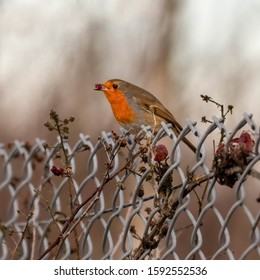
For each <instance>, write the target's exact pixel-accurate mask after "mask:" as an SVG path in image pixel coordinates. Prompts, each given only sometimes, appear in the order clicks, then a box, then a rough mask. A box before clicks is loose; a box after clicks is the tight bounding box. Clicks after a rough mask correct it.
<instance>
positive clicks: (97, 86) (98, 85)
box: [94, 84, 107, 90]
mask: <svg viewBox="0 0 260 280" xmlns="http://www.w3.org/2000/svg"><path fill="white" fill-rule="evenodd" d="M106 89H107V87H106V86H105V85H103V84H95V88H94V90H106Z"/></svg>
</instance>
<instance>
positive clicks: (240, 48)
mask: <svg viewBox="0 0 260 280" xmlns="http://www.w3.org/2000/svg"><path fill="white" fill-rule="evenodd" d="M259 12H260V2H259V1H257V0H249V1H243V0H228V1H212V0H208V1H205V0H199V1H192V0H190V1H181V0H179V1H178V0H172V1H171V0H169V1H167V0H162V1H159V0H157V1H148V0H142V1H140V0H132V1H125V0H109V1H103V0H95V1H92V0H74V1H64V0H55V1H54V0H49V1H45V0H38V1H31V0H23V1H18V0H6V1H5V0H0V98H1V99H0V143H8V142H13V141H14V140H15V139H19V140H22V141H29V142H33V141H34V139H35V138H36V137H39V138H43V139H46V140H47V141H48V142H50V141H51V140H53V139H55V136H54V135H52V134H51V133H50V132H49V131H48V130H47V129H46V128H45V127H44V126H43V124H44V122H45V121H46V120H47V119H48V115H49V110H50V109H54V110H55V111H57V112H58V113H59V114H60V115H61V117H62V118H64V117H69V116H71V115H72V116H75V118H76V119H75V122H74V123H73V125H72V130H71V134H70V139H71V142H70V143H71V145H72V146H73V144H74V143H75V142H76V141H77V140H78V135H79V133H81V132H82V133H84V134H89V135H91V139H92V140H93V142H95V141H96V139H97V138H98V136H100V133H101V131H102V130H106V131H111V130H112V129H113V130H118V125H117V124H116V122H115V120H114V118H113V114H112V112H111V109H110V106H109V104H108V103H107V101H106V99H105V98H104V96H103V95H102V93H99V92H95V91H94V90H93V88H94V84H95V83H102V82H104V81H106V80H108V79H111V78H120V79H124V80H127V81H129V82H132V83H134V84H136V85H138V86H141V87H143V88H145V89H146V90H148V91H150V92H152V93H153V94H154V95H156V96H157V97H158V98H159V99H160V100H161V101H162V102H163V103H164V104H166V105H167V107H168V109H169V110H170V111H171V112H173V114H174V115H175V116H176V118H177V119H178V121H179V122H180V123H181V124H183V125H185V119H191V120H196V121H198V126H199V128H200V129H201V131H202V132H203V131H204V130H205V129H206V128H207V127H208V126H207V125H205V124H202V123H201V122H200V119H201V117H202V116H204V115H206V116H207V117H210V116H212V115H217V116H219V115H220V114H219V110H218V109H217V108H216V106H214V105H212V104H206V103H204V102H203V101H202V100H201V98H200V95H201V94H207V95H209V96H211V97H212V98H213V99H214V100H216V101H218V102H219V103H221V104H223V105H225V106H227V105H229V104H232V105H233V106H234V111H233V115H232V116H229V117H228V121H227V126H228V128H229V130H230V131H232V129H233V127H234V126H235V125H237V123H238V122H239V121H240V119H241V118H242V114H243V112H248V113H253V114H254V120H255V121H256V122H257V124H259V120H260V111H259V91H260V79H259V73H260V29H259V26H260V17H259ZM50 143H51V142H50ZM211 151H212V147H211V149H210V155H211V157H212V152H211ZM210 160H212V159H210ZM253 182H254V185H255V186H257V188H256V191H254V195H253V198H252V201H254V203H255V198H256V194H258V193H259V182H258V181H253ZM218 191H219V192H220V193H222V192H224V193H225V195H226V194H227V193H228V195H227V197H228V198H227V197H226V196H225V195H223V193H222V198H221V202H219V201H218V203H220V204H221V205H222V206H221V207H222V209H224V210H223V211H225V208H223V207H224V206H225V204H226V200H228V199H229V200H231V199H234V192H233V190H229V189H226V188H220V189H218ZM220 197H221V196H220ZM223 197H224V198H225V199H226V200H225V199H223ZM249 198H250V196H249ZM233 203H234V201H233V200H232V202H231V204H233ZM221 207H220V208H221ZM229 207H230V205H229V206H227V209H229ZM227 209H226V210H227ZM258 209H259V204H258V205H257V204H254V206H253V210H252V212H253V213H254V214H256V213H257V211H258ZM208 219H211V216H209V217H208ZM239 221H240V220H239V218H238V219H236V222H237V223H238V224H235V225H233V227H232V234H234V237H233V240H236V239H235V237H236V233H237V232H238V231H243V228H245V227H244V226H243V224H241V223H240V222H239ZM209 225H210V226H211V223H209ZM238 226H239V230H237V227H238ZM217 232H218V231H217ZM247 233H248V231H247ZM247 233H246V234H247ZM247 238H248V236H246V237H245V238H244V240H243V242H247ZM208 242H211V239H210V238H209V241H208ZM235 242H236V243H241V240H240V239H239V238H238V240H236V241H235ZM206 243H207V240H206ZM210 253H211V252H208V254H209V255H210ZM258 257H259V256H258V255H257V254H255V255H253V258H258Z"/></svg>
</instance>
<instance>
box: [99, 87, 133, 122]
mask: <svg viewBox="0 0 260 280" xmlns="http://www.w3.org/2000/svg"><path fill="white" fill-rule="evenodd" d="M104 94H105V96H106V98H107V99H108V101H109V103H110V105H111V108H112V110H113V113H114V115H115V118H116V119H117V121H118V122H119V123H121V124H128V123H131V122H133V121H134V120H135V119H136V114H135V112H134V111H133V109H132V108H131V107H130V106H129V103H128V101H127V99H126V97H125V95H124V93H122V92H117V93H116V94H115V93H114V92H112V93H110V92H109V91H104Z"/></svg>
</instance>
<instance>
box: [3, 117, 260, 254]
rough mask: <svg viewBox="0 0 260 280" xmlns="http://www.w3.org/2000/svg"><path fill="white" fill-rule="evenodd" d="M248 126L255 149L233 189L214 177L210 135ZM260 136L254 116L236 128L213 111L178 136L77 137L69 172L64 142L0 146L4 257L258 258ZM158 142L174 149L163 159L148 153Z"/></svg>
mask: <svg viewBox="0 0 260 280" xmlns="http://www.w3.org/2000/svg"><path fill="white" fill-rule="evenodd" d="M241 130H243V131H250V135H252V137H253V138H254V150H253V152H252V154H251V155H250V157H248V158H247V164H246V166H245V168H243V170H242V171H241V170H239V171H238V172H233V175H234V174H235V179H234V186H233V187H232V188H230V187H228V186H226V185H220V184H219V180H218V178H217V177H216V176H215V173H214V170H213V167H212V166H213V165H212V162H213V158H214V151H213V148H211V147H213V145H212V137H213V134H214V137H216V135H219V134H220V132H221V131H222V132H223V131H224V132H225V133H226V135H228V138H227V141H226V142H227V143H228V142H229V141H231V140H232V139H233V138H234V136H235V135H237V134H238V133H239V131H241ZM144 135H145V137H144ZM184 135H188V137H189V138H190V139H191V138H192V137H193V139H195V137H196V138H197V140H196V139H195V140H194V142H196V143H197V150H198V151H199V150H200V151H201V157H200V155H199V152H197V154H196V155H194V154H193V153H192V152H191V151H188V150H186V147H185V146H184V145H182V144H180V140H181V139H182V137H183V136H184ZM141 137H142V138H143V140H140V141H139V140H138V141H137V139H140V138H141ZM214 137H213V139H214ZM259 142H260V140H259V126H257V125H256V124H255V122H254V121H253V119H252V115H247V114H244V116H243V118H242V119H241V121H240V122H239V123H238V124H237V126H236V127H235V128H233V129H232V131H228V129H227V128H226V127H225V125H224V124H223V122H222V120H221V119H219V118H217V117H213V118H212V124H210V125H209V126H208V127H207V129H206V131H205V132H204V133H200V132H199V131H198V129H197V127H196V125H195V124H194V123H191V122H189V121H187V126H186V127H185V128H184V130H183V132H182V134H181V135H179V136H178V137H176V135H175V134H174V133H173V131H172V130H171V126H170V125H165V124H162V129H161V130H160V131H159V132H158V134H157V135H156V136H155V137H154V138H153V137H152V133H151V131H150V130H149V128H146V127H143V128H142V131H140V133H139V135H137V136H135V137H134V136H132V135H128V134H127V133H126V132H125V131H122V135H119V136H115V134H113V133H110V132H109V133H105V132H102V135H101V137H100V138H99V139H98V140H97V141H93V140H91V138H90V136H88V135H83V134H80V136H79V140H78V142H77V143H76V144H75V146H74V147H70V145H69V143H68V142H66V143H65V147H66V152H67V153H68V154H69V160H70V162H69V165H70V168H71V174H73V175H72V176H71V177H68V176H54V174H53V172H51V169H52V166H62V164H61V162H62V160H61V157H60V139H58V140H57V143H56V144H55V145H54V146H53V147H52V148H46V147H45V144H46V143H45V141H44V140H40V139H36V142H35V143H34V144H28V143H23V142H20V141H18V140H16V141H14V143H12V144H8V145H4V144H1V145H0V168H1V169H0V172H1V173H0V174H1V177H0V224H1V230H0V258H1V259H11V258H14V259H36V258H39V257H41V256H42V257H43V258H46V259H52V258H57V259H75V258H80V259H260V228H259V226H260V223H259V221H260V209H259V205H260V203H259V193H260V185H259V178H257V174H258V172H257V168H258V165H259V160H260V155H259ZM147 143H148V144H147ZM159 143H165V146H167V147H168V150H169V151H170V152H169V156H168V158H167V160H166V161H164V163H163V164H162V163H160V162H159V163H158V162H155V161H154V159H153V156H152V151H151V150H149V147H153V146H154V145H157V144H159ZM144 147H146V148H147V147H148V149H147V150H145V151H144ZM140 151H142V153H140ZM144 155H146V156H147V158H146V159H144ZM166 162H167V164H166ZM165 166H166V167H167V168H166V169H163V168H164V167H165ZM160 172H161V173H160ZM56 175H57V174H56ZM251 175H255V176H251ZM79 206H81V207H79ZM76 209H77V211H76ZM64 228H65V229H64ZM55 242H56V246H54V245H53V244H55ZM52 245H53V247H51V246H52ZM46 250H47V253H46V254H44V252H46Z"/></svg>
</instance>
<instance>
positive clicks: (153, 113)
mask: <svg viewBox="0 0 260 280" xmlns="http://www.w3.org/2000/svg"><path fill="white" fill-rule="evenodd" d="M150 110H151V113H152V115H153V131H152V132H153V135H154V133H155V130H156V126H157V121H156V116H155V110H154V107H150Z"/></svg>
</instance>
